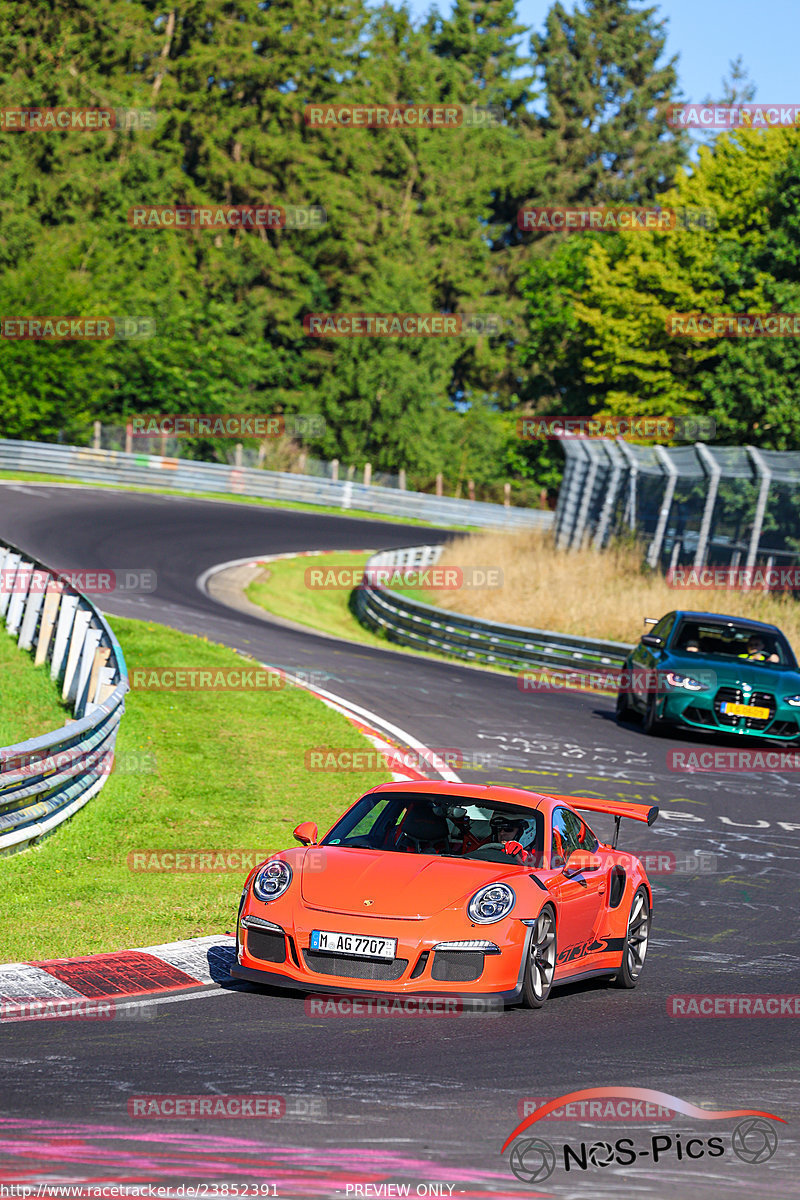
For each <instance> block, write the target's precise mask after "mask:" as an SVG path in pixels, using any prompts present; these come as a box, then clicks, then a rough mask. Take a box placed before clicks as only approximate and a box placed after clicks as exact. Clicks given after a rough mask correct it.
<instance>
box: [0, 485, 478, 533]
mask: <svg viewBox="0 0 800 1200" xmlns="http://www.w3.org/2000/svg"><path fill="white" fill-rule="evenodd" d="M0 479H13V480H15V481H16V480H19V482H20V483H70V484H72V485H74V486H75V487H87V488H92V489H94V488H108V489H110V490H111V491H115V492H142V493H144V494H145V495H157V496H186V497H188V498H189V499H190V500H225V501H229V502H230V503H232V504H257V505H261V507H262V508H283V509H291V510H296V511H299V512H314V513H326V514H328V515H330V516H333V517H354V518H357V519H358V520H359V521H386V522H388V524H390V525H419V526H420V527H421V528H423V529H439V528H441V524H439V525H436V524H434V523H432V522H431V521H422V520H420V518H419V517H393V516H390V515H386V514H383V513H374V512H366V511H365V510H363V509H359V508H336V507H333V506H331V505H325V504H303V503H301V502H300V501H299V500H265V499H262V497H260V496H237V495H234V494H231V493H230V492H182V491H180V490H178V489H177V488H167V487H135V486H134V485H132V484H131V485H128V484H118V483H83V482H82V481H81V480H80V479H72V478H71V477H70V476H68V475H42V474H37V473H36V472H35V471H0ZM446 527H447V528H448V529H456V530H460V531H468V530H471V529H474V528H475V526H472V525H450V524H448V525H447V526H446Z"/></svg>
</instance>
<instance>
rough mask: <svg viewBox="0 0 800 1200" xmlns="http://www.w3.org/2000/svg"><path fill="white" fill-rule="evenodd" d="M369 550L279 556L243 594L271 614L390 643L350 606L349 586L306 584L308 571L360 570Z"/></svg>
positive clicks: (355, 638) (371, 643) (369, 640)
mask: <svg viewBox="0 0 800 1200" xmlns="http://www.w3.org/2000/svg"><path fill="white" fill-rule="evenodd" d="M369 557H370V555H369V554H351V553H348V552H342V553H338V554H336V553H333V554H314V555H305V556H300V557H297V558H279V559H276V560H275V561H274V562H271V563H266V564H265V568H264V569H265V571H267V572H269V575H268V578H267V579H264V580H256V581H255V582H254V583H251V584H249V585H248V587H247V588H246V591H245V594H246V595H247V598H248V600H251V601H252V602H253V604H258V605H259V606H260V607H261V608H263V609H265V610H266V611H267V612H269V613H272V614H273V616H276V617H283V618H284V619H286V620H289V621H297V622H298V624H300V625H307V626H309V628H311V629H319V630H322V631H323V632H324V633H333V634H335V635H336V636H337V637H343V638H347V639H348V641H351V642H363V643H364V644H366V645H368V646H380V647H381V648H382V649H384V650H386V649H387V647H388V646H389V645H391V643H389V642H387V640H386V638H384V637H380V636H379V635H378V634H377V633H373V632H372V631H371V630H369V629H366V628H365V627H364V626H363V625H362V624H361V622H360V621H359V620H358V619H357V618H356V617H355V616H354V614H353V613H352V612H351V610H350V588H330V589H329V588H313V587H308V586H307V585H306V572H307V571H312V570H313V571H318V570H323V571H329V570H333V569H335V568H337V567H347V568H348V570H352V571H353V572H356V571H359V572H360V571H363V569H364V565H365V563H366V561H367V559H368V558H369Z"/></svg>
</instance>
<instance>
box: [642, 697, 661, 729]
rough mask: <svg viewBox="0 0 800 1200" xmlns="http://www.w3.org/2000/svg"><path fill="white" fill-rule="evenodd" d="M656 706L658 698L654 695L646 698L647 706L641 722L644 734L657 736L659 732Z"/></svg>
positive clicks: (659, 724) (659, 726) (659, 725)
mask: <svg viewBox="0 0 800 1200" xmlns="http://www.w3.org/2000/svg"><path fill="white" fill-rule="evenodd" d="M657 704H658V697H657V696H656V695H655V694H653V695H651V696H648V697H647V706H646V708H645V710H644V722H643V724H644V731H645V733H654V734H657V733H660V732H661V723H660V721H659V719H658V712H657V709H656V706H657Z"/></svg>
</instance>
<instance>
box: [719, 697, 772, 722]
mask: <svg viewBox="0 0 800 1200" xmlns="http://www.w3.org/2000/svg"><path fill="white" fill-rule="evenodd" d="M722 711H723V712H724V713H725V716H726V717H755V719H756V720H757V721H766V720H768V718H769V709H768V708H760V707H759V706H758V705H757V704H734V703H733V702H732V701H726V702H725V703H724V704H723V705H722Z"/></svg>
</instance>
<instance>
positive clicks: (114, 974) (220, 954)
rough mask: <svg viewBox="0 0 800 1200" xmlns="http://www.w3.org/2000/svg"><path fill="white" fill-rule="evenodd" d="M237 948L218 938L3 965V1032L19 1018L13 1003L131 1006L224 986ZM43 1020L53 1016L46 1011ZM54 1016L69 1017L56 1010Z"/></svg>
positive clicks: (232, 940) (0, 1004) (0, 1009)
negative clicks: (164, 995)
mask: <svg viewBox="0 0 800 1200" xmlns="http://www.w3.org/2000/svg"><path fill="white" fill-rule="evenodd" d="M234 945H235V938H234V937H233V936H232V935H230V934H218V935H216V936H210V937H201V938H190V939H188V940H185V941H180V942H165V943H163V944H161V945H158V946H143V947H142V948H141V949H139V950H115V951H112V952H111V953H109V954H90V955H85V956H82V957H80V958H54V959H47V960H44V961H41V962H29V963H4V964H2V965H0V1026H2V1019H3V1018H4V1017H5V1018H13V1017H14V1016H15V1015H19V1013H17V1011H16V1005H15V1003H14V1002H20V1001H31V1000H37V1001H46V1000H53V1001H58V1000H70V1001H76V1002H77V1001H86V1000H92V1001H97V1000H108V999H113V1000H115V1001H128V1000H131V999H135V998H137V997H146V996H153V995H157V994H158V993H162V992H176V991H188V990H190V989H195V988H203V987H210V986H219V985H220V984H221V983H226V982H228V981H229V980H230V966H231V964H232V962H233V955H234ZM43 1008H44V1006H43ZM42 1015H45V1016H46V1015H49V1014H48V1013H47V1012H46V1011H43V1012H42ZM52 1015H54V1016H58V1015H69V1014H68V1013H67V1012H64V1013H63V1014H62V1013H61V1012H59V1011H58V1007H57V1006H56V1007H54V1010H53V1013H52Z"/></svg>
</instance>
